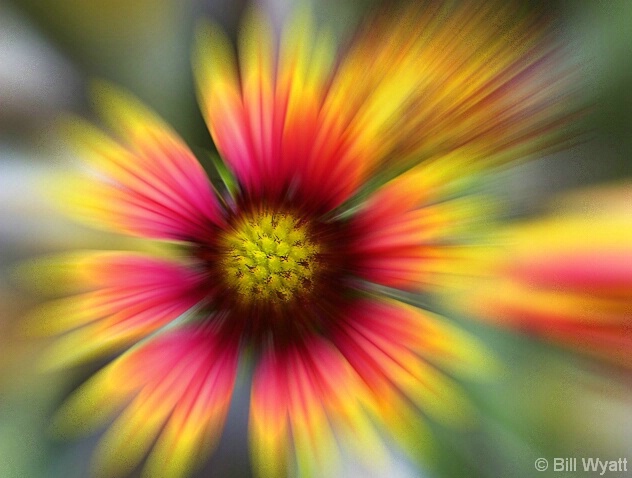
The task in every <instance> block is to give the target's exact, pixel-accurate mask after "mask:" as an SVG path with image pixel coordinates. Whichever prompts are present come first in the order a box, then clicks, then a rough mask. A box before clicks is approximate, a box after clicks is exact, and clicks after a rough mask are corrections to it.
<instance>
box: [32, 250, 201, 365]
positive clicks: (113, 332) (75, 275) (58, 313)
mask: <svg viewBox="0 0 632 478" xmlns="http://www.w3.org/2000/svg"><path fill="white" fill-rule="evenodd" d="M66 268H67V269H68V271H69V272H68V273H67V275H66V276H65V277H64V278H63V280H64V281H66V282H68V283H75V287H79V288H80V290H79V291H77V290H75V292H76V294H75V295H73V296H69V297H66V298H63V299H58V300H56V301H51V302H49V303H46V304H45V305H44V306H42V308H40V309H39V310H37V311H35V312H34V313H33V315H32V317H31V318H30V320H29V322H28V324H29V325H28V327H29V329H30V330H31V331H32V332H35V333H38V334H42V333H44V334H63V335H61V337H59V338H57V340H56V341H55V342H54V343H53V345H52V346H51V348H50V349H49V350H48V353H47V354H46V355H45V357H44V359H43V362H44V363H45V365H46V367H59V366H63V365H68V364H71V363H76V362H82V361H85V360H91V359H94V358H97V357H102V356H105V355H108V354H110V353H112V352H114V351H116V350H120V349H122V348H125V347H128V346H130V345H132V344H133V343H135V342H137V341H138V340H140V339H142V338H144V337H146V336H148V335H149V334H151V333H153V332H154V331H156V330H157V329H159V328H161V327H163V326H164V325H166V324H168V323H170V322H171V321H173V320H174V319H176V318H178V317H179V316H181V315H182V314H184V313H186V312H187V311H189V310H190V309H192V308H193V307H194V306H196V305H197V304H199V303H200V302H201V301H202V300H203V299H204V297H205V291H204V288H203V287H202V286H203V284H204V278H203V277H202V276H201V275H200V274H198V273H197V272H196V271H195V270H193V269H189V268H187V267H185V266H184V265H181V264H179V263H177V262H174V261H171V260H164V259H157V258H153V257H150V256H144V255H140V254H131V253H124V252H95V253H85V254H83V255H77V256H75V257H74V258H72V260H70V259H69V261H68V262H67V263H66Z"/></svg>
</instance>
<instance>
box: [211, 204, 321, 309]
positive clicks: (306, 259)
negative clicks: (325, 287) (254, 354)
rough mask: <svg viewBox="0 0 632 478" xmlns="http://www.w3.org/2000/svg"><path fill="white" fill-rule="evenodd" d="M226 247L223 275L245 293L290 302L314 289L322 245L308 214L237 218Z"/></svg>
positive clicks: (266, 214) (265, 214) (260, 297)
mask: <svg viewBox="0 0 632 478" xmlns="http://www.w3.org/2000/svg"><path fill="white" fill-rule="evenodd" d="M224 250H225V252H224V258H223V260H222V265H223V269H224V273H225V280H226V282H227V284H228V286H229V287H230V288H231V289H233V290H235V291H236V292H237V293H239V295H240V296H242V298H245V299H247V300H253V301H270V302H279V301H280V302H288V301H290V300H292V299H293V298H296V297H299V296H301V295H304V294H305V293H307V292H308V291H310V290H311V288H312V285H313V281H314V276H315V274H316V273H317V269H318V256H319V252H320V247H319V245H318V244H317V243H316V242H315V241H314V240H313V238H312V233H311V230H310V225H309V224H308V222H307V221H305V220H304V219H301V218H297V217H295V216H293V215H292V214H289V213H285V212H269V211H265V212H260V213H255V214H251V215H248V216H247V217H243V218H239V219H238V220H237V221H236V223H235V225H234V227H233V228H232V229H231V230H230V231H229V232H228V233H226V235H225V237H224Z"/></svg>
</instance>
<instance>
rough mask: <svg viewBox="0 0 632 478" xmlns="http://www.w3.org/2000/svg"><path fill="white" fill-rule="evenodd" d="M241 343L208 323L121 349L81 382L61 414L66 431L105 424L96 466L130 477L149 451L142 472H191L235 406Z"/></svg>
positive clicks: (172, 476) (173, 477)
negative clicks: (221, 334)
mask: <svg viewBox="0 0 632 478" xmlns="http://www.w3.org/2000/svg"><path fill="white" fill-rule="evenodd" d="M238 352H239V350H238V347H237V343H236V342H234V341H230V340H225V338H224V339H221V338H220V337H218V336H217V335H216V334H215V333H214V332H212V331H210V330H209V329H208V328H206V329H203V328H193V327H186V328H181V329H178V330H174V331H169V332H166V333H164V334H162V335H160V336H158V337H155V338H153V339H152V340H150V341H148V342H146V343H144V344H142V345H140V346H139V347H138V348H135V349H133V350H131V351H130V352H128V353H126V354H125V355H123V356H121V357H120V358H119V359H117V360H116V361H115V362H113V363H112V364H111V365H109V366H107V367H106V368H105V369H104V370H102V371H101V372H99V373H98V374H97V375H96V376H94V377H93V378H92V379H91V380H90V381H89V382H88V383H86V384H85V385H84V386H83V387H82V388H80V389H79V390H78V391H77V392H76V393H75V395H73V396H72V397H71V398H70V399H69V400H68V402H67V403H66V404H65V405H64V407H63V408H62V410H61V411H60V412H59V414H58V416H57V424H58V426H59V427H60V428H61V429H62V430H68V431H72V432H75V431H76V430H77V429H81V430H85V429H86V428H88V429H92V428H95V427H98V426H101V425H102V424H103V423H104V422H106V421H107V420H108V419H109V418H110V417H111V416H112V415H113V414H115V413H117V412H118V411H119V409H122V412H120V415H119V417H118V418H117V419H116V421H114V423H113V424H112V425H111V426H110V428H109V429H108V431H107V432H106V434H105V436H104V437H103V439H102V440H101V443H100V446H99V449H98V452H97V456H96V460H95V462H94V472H95V473H96V474H97V475H98V476H103V477H110V476H125V475H127V474H129V473H130V472H132V471H133V470H134V468H136V466H137V465H138V464H139V463H140V462H141V460H142V459H143V458H144V457H145V455H147V454H148V453H149V456H148V458H147V461H146V463H145V466H144V470H143V476H147V477H149V476H161V477H165V478H178V477H184V476H187V475H188V474H190V473H191V472H192V471H193V470H195V469H196V468H197V467H198V466H199V465H200V464H201V462H202V461H203V460H204V459H206V458H207V457H208V455H209V454H210V452H211V451H212V449H213V448H214V446H215V445H216V443H217V440H218V438H219V436H220V435H221V430H222V428H223V424H224V420H225V418H226V414H227V412H228V408H229V405H230V399H231V394H232V390H233V386H234V382H235V376H236V371H237V361H238Z"/></svg>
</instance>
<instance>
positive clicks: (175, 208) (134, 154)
mask: <svg viewBox="0 0 632 478" xmlns="http://www.w3.org/2000/svg"><path fill="white" fill-rule="evenodd" d="M95 96H96V99H97V101H98V105H99V106H100V109H101V111H102V112H103V116H104V117H106V119H107V120H108V121H109V123H110V124H111V125H112V127H113V129H114V130H115V131H116V132H117V133H118V134H119V136H120V137H121V142H120V143H119V142H117V141H114V140H113V139H111V138H109V137H108V136H106V135H104V134H103V133H101V132H99V131H98V130H96V129H95V128H93V127H91V126H89V125H87V124H85V123H82V122H80V121H75V122H72V123H70V124H69V125H68V130H69V133H70V134H71V137H72V139H73V141H74V143H75V144H76V145H77V146H78V147H79V150H80V154H81V157H82V159H85V160H86V161H87V162H88V163H89V165H90V166H92V167H93V168H94V170H95V174H92V175H83V176H81V177H80V178H79V179H78V180H76V184H73V183H70V184H63V185H60V188H61V187H63V190H64V192H63V193H62V198H63V199H64V202H65V203H67V204H68V205H70V206H71V212H74V213H75V214H76V215H78V216H79V217H80V218H82V219H83V220H85V221H88V222H89V223H90V224H92V225H95V226H100V227H108V228H112V229H114V230H116V231H119V232H125V233H128V234H133V235H139V236H145V237H152V238H158V239H176V240H190V239H203V238H205V237H208V236H209V235H211V234H213V233H214V227H213V226H214V224H221V223H222V217H221V210H220V208H219V203H218V201H217V198H216V197H215V195H214V193H213V191H212V189H211V185H210V183H209V181H208V179H207V177H206V174H205V173H204V170H203V169H202V167H201V166H200V164H199V163H198V162H197V160H196V159H195V156H193V153H191V151H190V150H189V149H188V148H187V146H186V145H185V144H184V143H183V142H182V140H181V139H180V138H179V137H178V136H177V135H176V133H174V132H173V131H172V130H171V129H170V128H169V127H168V126H167V125H165V124H164V123H163V122H162V121H161V120H160V119H158V118H157V117H156V116H155V114H154V113H152V112H151V111H149V110H147V109H146V108H144V107H143V106H142V105H141V104H140V103H139V102H138V101H137V100H135V99H134V98H132V97H130V96H128V95H126V94H124V93H121V92H118V91H115V90H114V89H113V88H111V87H108V86H99V87H98V88H96V95H95ZM69 186H70V187H69Z"/></svg>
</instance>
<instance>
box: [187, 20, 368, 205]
mask: <svg viewBox="0 0 632 478" xmlns="http://www.w3.org/2000/svg"><path fill="white" fill-rule="evenodd" d="M290 17H291V20H290V21H288V22H287V24H286V25H285V26H284V29H283V31H282V32H281V36H280V40H279V39H276V38H275V37H274V34H273V33H272V28H271V26H270V24H269V22H268V21H267V20H266V19H264V18H263V17H262V15H261V14H260V13H259V12H251V14H250V15H249V16H248V18H247V20H246V22H245V24H244V28H243V31H242V32H241V35H240V42H239V54H240V61H239V68H238V67H237V65H236V63H237V62H236V61H235V59H234V55H233V54H232V51H231V46H230V43H229V41H228V40H227V38H226V36H225V35H224V34H222V33H221V32H220V31H219V30H218V29H217V28H215V27H208V28H206V29H204V30H202V31H201V32H200V35H199V36H198V42H197V43H198V47H197V50H196V55H195V71H196V77H197V82H198V91H199V96H200V103H201V106H202V110H203V112H204V115H205V118H206V121H207V124H208V126H209V130H210V131H211V134H212V136H213V139H214V140H215V143H216V145H217V147H218V149H219V151H220V153H221V154H222V156H223V158H224V159H225V160H226V162H227V163H228V164H229V166H230V167H231V169H232V170H233V171H234V173H235V174H236V176H237V178H238V179H239V181H240V183H241V185H242V187H243V188H244V190H245V193H246V195H247V196H249V197H252V198H259V199H265V200H267V201H278V200H281V199H283V198H284V197H285V196H286V195H288V194H290V195H294V196H295V198H294V199H295V201H296V202H301V201H303V202H305V203H306V204H305V205H306V206H309V207H311V208H313V209H316V210H319V211H324V210H328V209H331V208H333V207H335V206H336V205H338V204H340V203H341V202H343V201H344V200H345V199H346V198H347V197H348V196H349V195H350V194H351V193H352V192H353V191H354V190H355V189H357V186H358V184H359V180H360V176H359V171H360V170H361V169H362V168H363V166H362V164H363V163H361V162H360V161H359V158H357V157H352V156H350V155H349V154H348V152H347V151H348V149H349V145H350V143H351V141H352V140H351V139H348V138H346V136H345V133H344V125H343V124H342V123H341V122H340V120H339V118H338V116H337V115H336V114H334V113H335V112H328V111H323V110H322V106H323V101H324V96H325V95H326V91H327V85H328V81H329V77H330V73H331V70H332V65H333V63H334V48H333V45H332V41H331V40H330V35H328V34H327V33H324V32H320V33H318V34H317V33H316V32H315V31H314V27H313V21H312V18H311V15H310V14H308V13H307V12H304V11H300V12H298V13H296V14H294V15H291V16H290ZM316 37H317V38H318V39H319V41H318V42H314V38H316ZM277 43H278V45H280V46H279V47H278V48H277V46H276V44H277ZM277 50H278V51H277ZM277 57H278V61H277V62H276V63H277V64H276V65H275V61H274V59H275V58H277Z"/></svg>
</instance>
